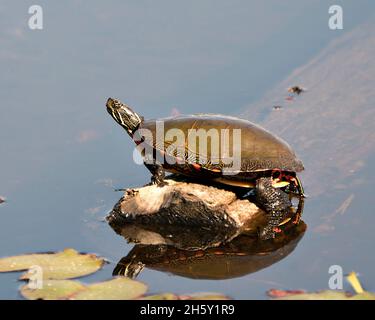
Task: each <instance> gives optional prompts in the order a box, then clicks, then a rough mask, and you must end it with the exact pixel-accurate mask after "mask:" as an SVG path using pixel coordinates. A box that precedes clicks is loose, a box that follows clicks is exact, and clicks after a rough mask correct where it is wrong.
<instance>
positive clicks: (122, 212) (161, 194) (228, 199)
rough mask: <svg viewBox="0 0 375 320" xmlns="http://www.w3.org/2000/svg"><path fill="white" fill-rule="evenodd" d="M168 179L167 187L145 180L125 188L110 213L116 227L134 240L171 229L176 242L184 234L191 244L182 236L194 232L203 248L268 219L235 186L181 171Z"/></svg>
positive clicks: (153, 240) (155, 236) (165, 233)
mask: <svg viewBox="0 0 375 320" xmlns="http://www.w3.org/2000/svg"><path fill="white" fill-rule="evenodd" d="M165 181H166V185H165V186H163V187H159V186H156V185H146V186H144V187H141V188H136V189H127V190H125V193H124V195H123V197H122V198H121V199H120V200H119V201H118V203H117V204H116V205H115V207H114V208H113V210H112V212H111V213H110V214H109V216H108V217H107V220H108V222H109V224H110V225H111V226H112V228H113V229H114V230H115V231H116V232H117V233H120V234H122V235H123V236H125V237H126V238H127V239H128V240H129V241H133V242H139V241H141V240H142V241H141V242H142V243H145V237H146V238H147V237H148V238H149V242H148V243H149V244H153V243H158V241H159V240H160V238H158V235H161V238H163V239H165V238H168V233H171V234H173V236H169V238H171V241H172V242H173V244H174V245H176V242H177V243H181V241H182V240H184V241H182V242H183V243H185V244H186V243H187V241H186V239H183V238H184V237H189V240H190V241H189V242H190V243H191V247H192V248H193V247H194V243H195V240H196V242H197V243H199V246H198V245H197V247H199V248H202V247H206V246H207V247H209V246H216V245H220V244H222V243H225V242H228V241H230V240H232V239H233V238H235V237H237V236H238V235H240V234H256V233H257V232H258V230H259V228H261V227H263V226H264V225H265V224H266V222H267V218H266V214H265V212H264V211H263V210H261V209H260V208H259V207H257V206H256V205H255V204H254V203H252V202H250V201H249V200H248V199H241V197H240V195H239V194H238V192H236V189H230V188H229V189H228V188H224V187H223V186H220V185H205V184H203V183H198V182H191V181H187V180H184V179H181V178H179V177H176V176H172V177H168V178H167V179H166V180H165ZM241 191H242V194H243V193H245V192H246V190H243V189H241ZM171 228H173V232H172V231H171ZM176 228H177V229H176ZM176 230H179V231H177V232H176ZM147 232H148V234H147ZM146 234H147V235H146ZM194 236H195V238H194ZM194 239H195V240H194ZM146 242H147V240H146ZM202 242H203V243H204V244H203V245H202ZM184 249H186V248H184ZM190 249H191V248H190Z"/></svg>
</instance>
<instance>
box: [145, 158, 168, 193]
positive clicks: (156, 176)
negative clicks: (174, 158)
mask: <svg viewBox="0 0 375 320" xmlns="http://www.w3.org/2000/svg"><path fill="white" fill-rule="evenodd" d="M145 166H146V168H147V169H148V170H149V171H150V172H151V174H152V176H151V184H156V185H157V186H158V187H163V186H165V185H166V183H165V182H164V178H165V171H164V168H163V167H162V165H161V164H158V163H156V162H154V163H152V164H149V163H145Z"/></svg>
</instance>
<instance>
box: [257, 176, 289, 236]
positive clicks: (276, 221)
mask: <svg viewBox="0 0 375 320" xmlns="http://www.w3.org/2000/svg"><path fill="white" fill-rule="evenodd" d="M255 192H256V196H255V198H256V202H257V204H258V205H259V206H260V207H261V208H262V209H264V210H265V211H266V213H267V225H266V226H265V227H264V228H263V230H261V232H260V238H261V239H263V240H266V239H270V238H274V237H275V233H276V232H278V231H279V228H278V226H279V225H280V223H281V222H282V221H283V220H284V218H285V216H286V215H287V214H288V213H289V210H290V208H291V207H292V203H291V201H290V199H289V196H288V195H287V194H286V193H285V192H284V191H282V190H280V189H277V188H274V187H273V186H272V179H271V178H266V177H262V178H259V179H258V180H257V181H256V189H255Z"/></svg>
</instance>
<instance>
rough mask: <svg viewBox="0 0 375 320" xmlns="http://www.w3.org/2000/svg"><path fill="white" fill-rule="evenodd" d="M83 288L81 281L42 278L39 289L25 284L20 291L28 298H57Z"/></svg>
mask: <svg viewBox="0 0 375 320" xmlns="http://www.w3.org/2000/svg"><path fill="white" fill-rule="evenodd" d="M85 288H86V287H85V286H84V285H83V284H82V283H80V282H78V281H73V280H44V281H43V282H42V287H41V289H32V288H31V286H30V285H29V284H26V285H24V286H22V287H21V289H20V292H21V295H22V296H23V297H25V298H26V299H29V300H37V299H43V300H58V299H61V298H64V297H67V296H70V295H72V294H73V293H76V292H78V291H79V290H84V289H85Z"/></svg>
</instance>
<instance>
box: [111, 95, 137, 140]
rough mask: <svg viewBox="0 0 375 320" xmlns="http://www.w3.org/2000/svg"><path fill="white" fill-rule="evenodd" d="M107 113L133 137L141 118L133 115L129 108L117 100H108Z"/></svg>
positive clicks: (135, 114)
mask: <svg viewBox="0 0 375 320" xmlns="http://www.w3.org/2000/svg"><path fill="white" fill-rule="evenodd" d="M106 106H107V111H108V113H109V114H110V115H111V116H112V118H113V119H115V121H116V122H117V123H118V124H119V125H120V126H121V127H123V128H124V129H125V130H126V132H127V133H129V134H130V135H133V133H134V132H135V131H136V130H137V128H138V126H139V124H140V123H141V122H142V118H141V117H140V116H139V115H138V114H137V113H135V112H134V111H133V110H132V109H131V108H130V107H129V106H127V105H126V104H125V103H122V102H121V101H119V100H117V99H112V98H108V100H107V103H106Z"/></svg>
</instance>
